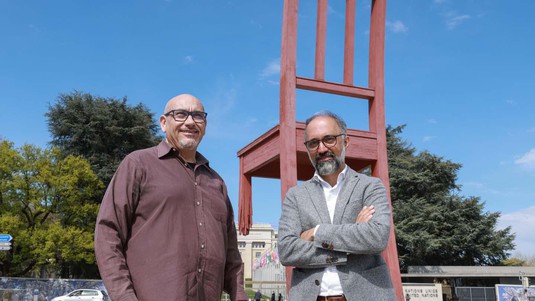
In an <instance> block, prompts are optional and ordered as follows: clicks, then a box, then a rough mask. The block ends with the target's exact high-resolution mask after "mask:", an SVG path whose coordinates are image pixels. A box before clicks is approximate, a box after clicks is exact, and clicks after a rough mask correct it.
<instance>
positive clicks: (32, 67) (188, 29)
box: [0, 0, 535, 256]
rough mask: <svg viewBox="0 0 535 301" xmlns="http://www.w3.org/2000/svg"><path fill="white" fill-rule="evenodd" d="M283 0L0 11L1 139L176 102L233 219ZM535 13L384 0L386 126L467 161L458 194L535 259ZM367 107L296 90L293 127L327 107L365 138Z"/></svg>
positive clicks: (268, 111) (330, 71)
mask: <svg viewBox="0 0 535 301" xmlns="http://www.w3.org/2000/svg"><path fill="white" fill-rule="evenodd" d="M315 3H316V1H311V0H301V1H300V11H299V30H298V35H299V37H298V64H297V73H298V75H300V76H304V77H312V76H313V55H314V51H313V49H314V48H313V43H314V34H315V29H314V22H315V18H316V16H315V13H316V8H315ZM344 3H345V1H339V0H331V1H329V14H328V17H327V22H328V33H327V44H328V46H327V59H326V62H327V65H326V79H327V80H330V81H334V82H340V81H341V60H342V57H343V45H342V41H343V39H342V36H341V34H342V28H343V24H344V23H343V22H344V20H343V16H344V9H345V8H344ZM369 6H370V1H369V0H368V1H357V22H356V23H357V24H356V32H357V37H356V54H357V58H356V60H355V70H356V73H355V83H356V84H357V85H362V86H366V85H367V75H366V74H367V73H366V70H367V52H368V51H367V40H368V37H369V32H368V22H369V10H370V8H369ZM282 8H283V2H282V0H271V1H265V0H247V1H237V0H235V1H231V0H229V1H222V0H198V1H178V0H167V1H165V0H161V1H128V2H127V1H67V0H65V1H36V0H30V1H9V0H0V104H1V109H0V137H2V138H4V139H7V140H10V141H13V142H14V143H15V144H16V146H22V145H23V144H24V143H30V144H35V145H38V146H41V147H47V143H48V142H49V141H50V135H49V133H48V130H47V123H46V118H45V117H44V114H45V113H46V112H47V109H48V105H49V104H52V103H54V102H55V101H56V99H57V97H58V95H59V94H61V93H70V92H73V91H74V90H78V91H83V92H88V93H92V94H94V95H98V96H102V97H116V98H122V97H124V96H126V97H128V102H129V103H130V104H132V105H134V104H137V103H139V102H142V103H144V104H145V105H147V106H148V107H149V108H150V110H151V111H152V112H154V113H155V114H156V116H157V117H158V116H159V114H161V112H162V110H163V107H164V105H165V102H166V101H167V100H168V99H169V98H171V97H173V96H174V95H176V94H181V93H191V94H194V95H196V96H197V97H199V98H200V99H201V100H202V101H203V103H204V104H205V107H206V110H207V112H208V113H209V115H208V118H209V121H208V128H207V135H206V137H205V138H204V140H203V142H202V144H201V147H200V151H201V152H202V153H203V154H204V155H205V156H207V157H208V158H209V159H210V161H211V164H212V166H213V167H215V168H216V169H217V170H218V171H219V172H220V174H221V175H222V176H223V177H224V178H225V180H226V182H227V185H228V187H229V192H230V195H231V197H232V201H233V204H234V207H235V208H234V209H235V211H236V212H237V198H238V159H237V156H236V153H237V152H238V151H239V150H240V149H241V148H243V147H244V146H246V145H247V144H248V143H249V142H251V141H252V140H253V139H255V138H257V137H258V136H260V135H261V134H263V133H264V132H265V131H267V130H268V129H270V128H271V127H273V126H274V125H276V124H277V123H278V119H279V116H278V114H279V109H278V105H279V100H278V99H279V85H278V84H279V60H280V43H281V25H282ZM533 11H535V2H532V1H520V2H515V4H514V5H511V4H510V3H508V2H507V1H500V0H486V1H480V0H418V1H414V0H406V1H389V2H388V3H387V33H386V50H385V55H386V61H385V73H386V82H385V98H386V120H387V123H388V124H390V125H393V126H397V125H401V124H406V125H407V126H406V129H405V131H404V132H403V135H402V137H403V138H405V139H406V140H408V141H409V142H411V143H412V144H413V146H414V147H416V148H417V149H418V150H419V151H422V150H428V151H430V152H432V153H433V154H436V155H439V156H442V157H444V158H445V159H449V160H451V161H453V162H456V163H460V164H462V165H463V167H462V169H461V170H460V172H459V178H458V183H459V184H460V185H462V190H461V191H460V194H462V195H465V196H479V197H481V200H482V201H484V202H485V210H487V211H491V212H494V211H500V212H502V218H501V220H500V226H501V227H503V226H507V225H511V226H512V227H513V230H514V231H515V232H516V233H517V240H516V244H517V250H516V251H515V253H517V254H518V252H520V253H521V254H523V255H528V256H535V237H534V236H533V235H532V234H531V233H532V230H531V229H534V228H535V189H534V187H535V185H534V183H535V121H534V120H535V118H534V117H535V104H534V100H535V99H534V95H535V72H533V68H534V66H535V55H534V53H535V37H534V35H533V29H534V28H535V19H534V18H533ZM366 108H367V106H366V103H365V102H364V101H360V100H354V99H347V98H344V97H338V98H336V97H334V98H333V97H332V96H326V95H322V94H318V93H312V92H306V91H300V92H298V93H297V120H299V121H304V120H305V119H306V117H307V116H309V115H311V114H312V113H314V112H316V111H318V110H321V109H330V110H332V111H334V112H336V113H339V114H340V115H341V116H342V117H343V118H345V119H346V121H347V123H348V125H349V127H351V128H358V129H367V115H366ZM253 188H254V190H253V203H254V206H253V220H254V222H262V223H271V224H273V225H275V226H276V225H277V224H278V217H279V214H280V187H279V182H278V181H277V180H267V179H257V178H255V179H253Z"/></svg>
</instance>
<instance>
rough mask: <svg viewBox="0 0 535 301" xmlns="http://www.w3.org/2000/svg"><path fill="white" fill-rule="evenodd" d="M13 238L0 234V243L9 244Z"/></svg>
mask: <svg viewBox="0 0 535 301" xmlns="http://www.w3.org/2000/svg"><path fill="white" fill-rule="evenodd" d="M12 239H13V237H12V236H11V235H9V234H0V242H10V241H11V240H12Z"/></svg>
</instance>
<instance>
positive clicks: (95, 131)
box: [46, 91, 161, 186]
mask: <svg viewBox="0 0 535 301" xmlns="http://www.w3.org/2000/svg"><path fill="white" fill-rule="evenodd" d="M46 116H47V121H48V128H49V131H50V133H51V135H52V141H51V144H52V145H53V146H56V147H58V148H59V149H60V150H61V151H62V153H63V154H65V155H75V156H80V155H81V156H83V157H84V158H86V159H87V160H89V162H90V163H91V167H92V168H93V171H95V172H96V174H97V175H98V177H99V178H100V179H101V180H102V182H103V183H104V186H107V185H108V183H109V182H110V180H111V178H112V177H113V174H114V173H115V170H116V169H117V166H118V165H119V163H120V162H121V160H122V159H123V158H124V157H125V156H126V155H127V154H128V153H130V152H132V151H134V150H138V149H141V148H146V147H150V146H154V145H155V144H157V143H158V141H160V140H161V137H159V136H158V132H159V125H158V124H157V123H156V122H155V121H154V115H153V113H151V112H150V111H149V109H148V108H147V107H145V106H144V105H143V104H138V105H135V106H131V105H128V104H127V99H126V97H124V98H123V99H122V100H119V99H114V98H102V97H97V96H93V95H91V94H88V93H81V92H78V91H75V92H72V93H70V94H60V95H59V96H58V98H57V102H56V103H55V104H53V105H50V106H49V109H48V113H46Z"/></svg>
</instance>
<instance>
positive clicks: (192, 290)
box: [95, 94, 247, 301]
mask: <svg viewBox="0 0 535 301" xmlns="http://www.w3.org/2000/svg"><path fill="white" fill-rule="evenodd" d="M206 116H207V113H206V112H205V111H204V107H203V105H202V103H201V102H200V101H199V100H198V99H197V98H195V97H194V96H192V95H189V94H182V95H178V96H176V97H174V98H172V99H171V100H169V102H168V103H167V105H166V106H165V110H164V114H163V115H162V116H160V126H161V128H162V131H163V132H164V133H165V141H162V142H160V144H159V145H157V146H155V147H151V148H147V149H143V150H138V151H135V152H133V153H131V154H129V155H128V156H126V158H125V159H124V160H123V161H122V162H121V164H120V165H119V167H118V169H117V171H116V173H115V175H114V177H113V179H112V180H111V182H110V185H109V186H108V189H107V190H106V194H105V195H104V199H103V200H102V205H101V207H100V211H99V214H98V218H97V224H96V228H95V254H96V258H97V264H98V267H99V270H100V275H101V277H102V279H103V280H104V285H105V286H106V289H107V291H108V293H109V295H110V297H111V299H112V300H113V301H138V300H139V301H160V300H174V301H186V300H188V301H189V300H191V301H210V300H213V301H216V300H220V299H221V293H222V292H223V291H225V292H226V293H228V294H229V295H230V297H231V300H246V299H247V298H246V295H245V294H244V290H243V271H242V269H241V267H242V260H241V257H240V254H239V251H238V246H237V234H236V226H235V224H234V213H233V212H234V211H233V209H232V205H231V203H230V200H229V198H228V194H227V188H226V186H225V183H224V182H223V179H222V178H221V177H220V176H219V175H218V174H217V173H216V172H215V171H214V170H213V169H211V168H210V166H209V165H208V160H207V159H206V158H205V157H204V156H203V155H201V154H200V153H199V152H197V147H198V146H199V143H200V142H201V140H202V138H203V136H204V134H205V131H206V124H207V119H206Z"/></svg>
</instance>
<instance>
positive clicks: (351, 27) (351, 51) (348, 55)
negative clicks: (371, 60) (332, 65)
mask: <svg viewBox="0 0 535 301" xmlns="http://www.w3.org/2000/svg"><path fill="white" fill-rule="evenodd" d="M355 14H356V4H355V0H347V1H346V23H345V26H346V27H345V34H344V36H345V38H344V45H345V46H344V84H346V85H350V86H352V85H353V76H354V68H355V67H354V61H355Z"/></svg>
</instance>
